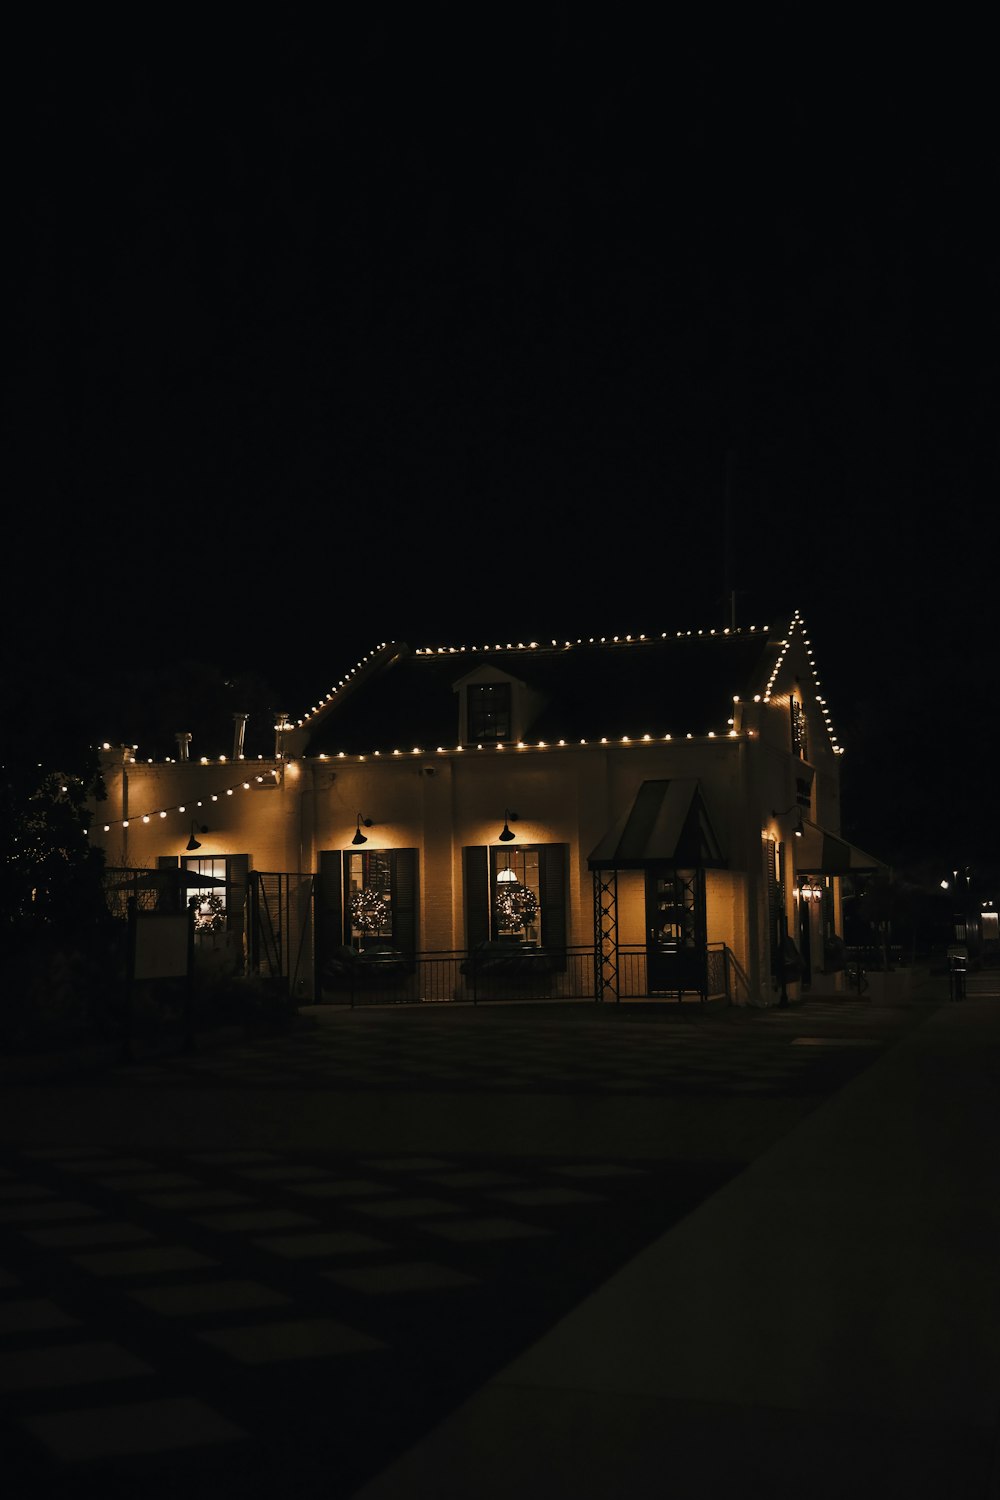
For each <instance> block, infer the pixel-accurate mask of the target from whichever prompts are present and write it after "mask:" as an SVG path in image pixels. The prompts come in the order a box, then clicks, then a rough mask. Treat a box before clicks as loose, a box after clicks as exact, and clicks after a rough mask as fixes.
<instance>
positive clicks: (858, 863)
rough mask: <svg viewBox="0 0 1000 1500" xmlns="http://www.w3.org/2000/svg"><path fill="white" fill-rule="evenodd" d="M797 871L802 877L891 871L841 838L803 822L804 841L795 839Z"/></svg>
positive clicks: (816, 824)
mask: <svg viewBox="0 0 1000 1500" xmlns="http://www.w3.org/2000/svg"><path fill="white" fill-rule="evenodd" d="M793 842H794V844H795V868H796V870H797V871H798V872H799V873H800V874H802V875H852V874H862V873H864V872H866V871H867V872H869V873H871V872H874V871H877V870H887V869H888V868H889V867H888V865H886V864H885V863H884V861H882V860H880V859H876V858H875V856H874V855H873V854H866V853H865V851H864V849H859V848H858V847H857V846H856V845H855V844H851V843H848V841H847V839H843V838H841V837H840V835H839V834H836V833H830V832H829V830H828V829H826V828H821V827H820V826H819V824H818V823H810V822H809V821H808V819H806V818H803V819H802V837H801V839H795V840H794V841H793Z"/></svg>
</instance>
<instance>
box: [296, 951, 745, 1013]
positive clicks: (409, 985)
mask: <svg viewBox="0 0 1000 1500" xmlns="http://www.w3.org/2000/svg"><path fill="white" fill-rule="evenodd" d="M498 946H499V945H498ZM748 995H749V983H748V981H747V977H746V974H745V973H744V971H743V969H742V968H741V967H740V965H739V963H738V962H737V960H736V958H735V955H734V954H733V953H732V950H731V949H730V948H729V947H728V946H727V945H726V944H724V943H717V944H711V945H710V946H709V949H708V954H707V965H706V987H705V990H704V992H702V991H700V990H684V991H682V992H680V993H678V992H677V991H671V992H669V993H666V992H663V991H653V992H651V991H650V988H649V978H648V966H647V956H646V949H645V948H644V947H638V946H637V947H629V948H619V950H618V990H617V993H616V995H615V996H614V997H613V999H612V1000H611V1001H610V1003H621V1002H628V1001H635V1000H659V1001H676V1002H677V1003H679V1004H690V1003H691V1001H693V1000H696V1001H700V1002H702V1003H704V1001H705V1000H715V1001H718V1000H723V1001H725V1002H726V1003H727V1004H739V1003H744V1002H745V1001H746V999H747V997H748ZM316 998H317V1000H318V1001H320V1002H322V1003H330V1004H347V1005H350V1006H351V1007H352V1008H354V1007H356V1006H363V1005H390V1004H398V1005H416V1004H420V1003H423V1002H431V1003H439V1004H440V1003H446V1002H448V1001H461V1002H464V1003H466V1004H472V1005H478V1004H480V1003H484V1004H485V1003H490V1002H503V1001H508V1002H510V1001H515V1002H516V1001H525V1000H547V1001H560V1000H590V1001H595V1000H596V998H597V997H596V995H595V980H594V950H593V948H591V947H583V946H581V947H576V948H565V949H560V950H559V951H558V952H556V953H552V952H548V951H546V950H545V949H536V950H530V949H521V948H515V949H514V950H513V951H512V952H511V953H510V955H509V956H508V955H504V954H503V953H500V952H497V951H496V950H491V951H489V952H487V953H482V954H478V953H477V954H469V953H466V952H464V951H463V952H459V951H454V950H452V951H445V952H419V953H413V954H403V953H391V952H390V953H386V952H385V951H382V952H377V953H373V954H371V955H370V956H366V955H365V954H363V953H362V954H359V955H358V956H357V960H356V961H355V962H351V963H349V964H346V965H344V964H341V965H339V966H338V970H337V972H333V973H331V972H327V973H325V974H322V975H321V976H320V979H319V983H318V993H317V997H316ZM603 1003H605V1004H607V1003H609V999H608V997H607V996H605V998H604V1002H603Z"/></svg>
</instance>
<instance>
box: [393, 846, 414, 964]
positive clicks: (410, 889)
mask: <svg viewBox="0 0 1000 1500" xmlns="http://www.w3.org/2000/svg"><path fill="white" fill-rule="evenodd" d="M392 863H393V871H392V946H393V947H394V948H398V949H399V951H400V952H401V953H415V952H416V951H417V851H416V849H396V850H394V851H393V860H392Z"/></svg>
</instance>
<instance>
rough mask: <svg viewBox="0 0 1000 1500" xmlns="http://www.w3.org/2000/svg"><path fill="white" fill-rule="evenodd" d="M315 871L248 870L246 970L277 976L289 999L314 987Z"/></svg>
mask: <svg viewBox="0 0 1000 1500" xmlns="http://www.w3.org/2000/svg"><path fill="white" fill-rule="evenodd" d="M315 888H316V876H315V875H288V874H270V873H267V872H265V871H261V870H251V871H250V885H249V935H250V944H249V961H250V972H251V973H252V974H259V975H261V977H262V978H265V979H272V980H278V981H280V982H281V984H282V986H283V987H284V988H286V989H287V991H288V994H289V995H290V996H291V997H292V999H293V1000H312V999H313V998H314V990H315V969H316V963H315V920H314V907H315V895H316V889H315Z"/></svg>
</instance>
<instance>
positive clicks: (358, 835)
mask: <svg viewBox="0 0 1000 1500" xmlns="http://www.w3.org/2000/svg"><path fill="white" fill-rule="evenodd" d="M362 824H363V825H364V826H365V828H370V827H371V826H372V820H371V818H363V817H362V816H361V814H360V813H358V826H357V830H356V831H355V834H354V837H353V838H352V839H351V843H352V844H367V842H368V840H367V839H366V838H365V836H364V834H363V833H362V832H361V827H362Z"/></svg>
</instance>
